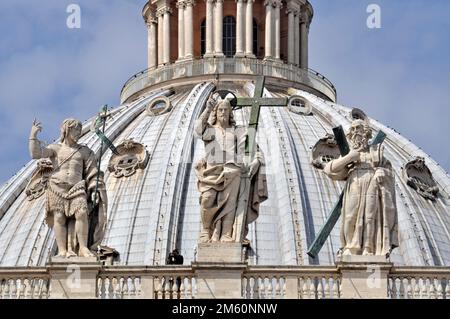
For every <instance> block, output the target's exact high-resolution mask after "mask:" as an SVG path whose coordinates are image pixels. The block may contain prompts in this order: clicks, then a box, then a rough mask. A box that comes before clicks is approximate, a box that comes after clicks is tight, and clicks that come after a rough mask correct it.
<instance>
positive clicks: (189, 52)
mask: <svg viewBox="0 0 450 319" xmlns="http://www.w3.org/2000/svg"><path fill="white" fill-rule="evenodd" d="M185 4H186V8H185V9H184V32H185V34H184V41H185V42H184V47H185V54H184V57H185V58H186V59H192V58H193V57H194V15H193V9H194V8H193V7H194V5H195V2H194V0H186V2H185Z"/></svg>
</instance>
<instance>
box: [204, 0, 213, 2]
mask: <svg viewBox="0 0 450 319" xmlns="http://www.w3.org/2000/svg"><path fill="white" fill-rule="evenodd" d="M205 2H208V3H214V2H215V0H205Z"/></svg>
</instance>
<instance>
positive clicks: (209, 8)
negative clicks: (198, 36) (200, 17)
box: [205, 0, 214, 57]
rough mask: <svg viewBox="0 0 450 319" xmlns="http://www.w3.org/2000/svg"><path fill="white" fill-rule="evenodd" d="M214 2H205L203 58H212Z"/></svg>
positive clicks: (210, 0) (207, 0)
mask: <svg viewBox="0 0 450 319" xmlns="http://www.w3.org/2000/svg"><path fill="white" fill-rule="evenodd" d="M213 9H214V0H206V39H205V40H206V43H205V57H208V56H212V55H213V53H214V46H213V44H214V38H213V35H214V30H213V22H214V12H213Z"/></svg>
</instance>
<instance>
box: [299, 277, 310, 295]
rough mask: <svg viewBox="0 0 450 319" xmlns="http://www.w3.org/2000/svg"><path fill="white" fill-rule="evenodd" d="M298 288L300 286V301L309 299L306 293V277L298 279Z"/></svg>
mask: <svg viewBox="0 0 450 319" xmlns="http://www.w3.org/2000/svg"><path fill="white" fill-rule="evenodd" d="M300 280H301V281H300V286H301V291H300V298H301V299H308V297H309V293H308V287H309V286H308V278H306V277H301V279H300Z"/></svg>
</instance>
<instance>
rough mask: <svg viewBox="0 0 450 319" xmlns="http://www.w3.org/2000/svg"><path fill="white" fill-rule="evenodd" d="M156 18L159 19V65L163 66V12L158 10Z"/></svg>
mask: <svg viewBox="0 0 450 319" xmlns="http://www.w3.org/2000/svg"><path fill="white" fill-rule="evenodd" d="M156 16H157V17H158V41H157V45H158V64H163V61H164V57H163V53H164V25H163V12H162V11H161V10H158V12H157V13H156Z"/></svg>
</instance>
